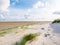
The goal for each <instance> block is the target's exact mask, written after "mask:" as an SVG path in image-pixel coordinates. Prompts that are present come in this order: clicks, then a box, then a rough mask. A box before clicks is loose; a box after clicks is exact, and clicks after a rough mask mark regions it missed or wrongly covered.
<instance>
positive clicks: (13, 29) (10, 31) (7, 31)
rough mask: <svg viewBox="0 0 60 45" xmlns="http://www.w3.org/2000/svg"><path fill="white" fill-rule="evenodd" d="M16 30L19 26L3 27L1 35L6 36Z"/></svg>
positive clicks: (0, 31)
mask: <svg viewBox="0 0 60 45" xmlns="http://www.w3.org/2000/svg"><path fill="white" fill-rule="evenodd" d="M16 31H17V27H14V28H7V29H2V30H0V36H5V35H6V34H8V33H12V32H16Z"/></svg>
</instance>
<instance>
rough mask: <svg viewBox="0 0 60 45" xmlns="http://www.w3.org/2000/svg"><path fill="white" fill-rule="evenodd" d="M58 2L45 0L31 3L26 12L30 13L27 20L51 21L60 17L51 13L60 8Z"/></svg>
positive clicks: (57, 0)
mask: <svg viewBox="0 0 60 45" xmlns="http://www.w3.org/2000/svg"><path fill="white" fill-rule="evenodd" d="M59 4H60V3H59V0H47V1H46V2H45V3H43V2H41V1H38V2H37V3H36V4H34V5H33V8H31V9H28V13H29V15H30V16H29V18H28V20H34V21H36V20H47V21H49V20H50V21H52V20H54V19H57V18H60V15H54V14H53V12H54V11H56V10H59V9H60V6H59ZM55 5H56V6H55ZM43 6H44V7H43ZM40 7H43V8H40Z"/></svg>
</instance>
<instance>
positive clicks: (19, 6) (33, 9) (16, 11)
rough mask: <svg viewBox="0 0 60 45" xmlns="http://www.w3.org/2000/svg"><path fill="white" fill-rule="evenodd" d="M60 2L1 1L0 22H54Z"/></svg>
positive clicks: (59, 9) (57, 15) (45, 0)
mask: <svg viewBox="0 0 60 45" xmlns="http://www.w3.org/2000/svg"><path fill="white" fill-rule="evenodd" d="M57 18H60V0H0V21H53V20H55V19H57Z"/></svg>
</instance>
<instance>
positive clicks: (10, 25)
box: [0, 21, 51, 30]
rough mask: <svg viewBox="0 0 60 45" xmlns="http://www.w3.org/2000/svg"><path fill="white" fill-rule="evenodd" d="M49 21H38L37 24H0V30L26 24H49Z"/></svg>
mask: <svg viewBox="0 0 60 45" xmlns="http://www.w3.org/2000/svg"><path fill="white" fill-rule="evenodd" d="M50 22H51V21H38V22H0V30H1V29H6V28H12V27H16V26H21V25H26V24H38V23H40V24H44V23H50Z"/></svg>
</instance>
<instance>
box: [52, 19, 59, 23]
mask: <svg viewBox="0 0 60 45" xmlns="http://www.w3.org/2000/svg"><path fill="white" fill-rule="evenodd" d="M52 23H60V19H56V20H54V21H53V22H52Z"/></svg>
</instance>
